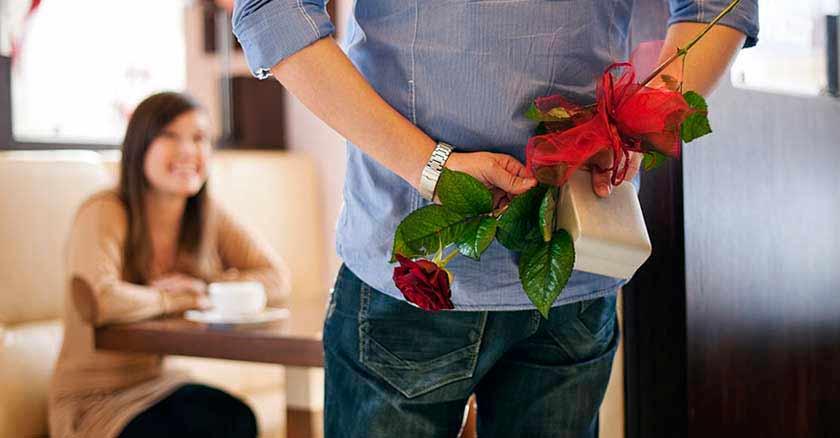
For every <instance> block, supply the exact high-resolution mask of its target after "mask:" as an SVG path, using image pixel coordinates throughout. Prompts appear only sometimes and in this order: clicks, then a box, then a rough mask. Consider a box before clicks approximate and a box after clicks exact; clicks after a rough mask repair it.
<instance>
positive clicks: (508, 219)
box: [496, 184, 548, 251]
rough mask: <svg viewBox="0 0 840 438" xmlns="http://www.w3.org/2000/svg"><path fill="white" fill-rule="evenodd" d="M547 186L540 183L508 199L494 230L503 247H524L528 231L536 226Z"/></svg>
mask: <svg viewBox="0 0 840 438" xmlns="http://www.w3.org/2000/svg"><path fill="white" fill-rule="evenodd" d="M547 188H548V186H545V185H542V184H540V185H538V186H536V187H534V188H532V189H531V190H528V191H527V192H525V193H521V194H519V195H517V196H515V197H514V198H513V199H512V200H511V201H510V205H509V206H508V209H507V211H505V212H504V214H502V216H501V217H500V218H499V230H498V231H497V232H496V238H497V239H498V240H499V243H501V244H502V245H504V247H505V248H507V249H509V250H511V251H522V250H523V249H525V243H526V240H528V239H527V236H528V232H529V231H530V230H532V229H534V228H536V227H537V214H538V213H539V208H540V202H542V198H543V196H545V192H546V190H547Z"/></svg>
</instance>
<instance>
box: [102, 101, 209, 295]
mask: <svg viewBox="0 0 840 438" xmlns="http://www.w3.org/2000/svg"><path fill="white" fill-rule="evenodd" d="M200 109H203V108H202V107H201V105H199V104H198V102H196V101H195V100H194V99H193V98H192V97H190V96H188V95H185V94H182V93H175V92H164V93H158V94H154V95H152V96H149V97H147V98H146V99H145V100H143V101H142V102H140V104H139V105H137V108H136V109H135V110H134V113H133V114H132V115H131V119H130V120H129V121H128V128H126V131H125V140H124V141H123V145H122V161H121V163H120V182H119V187H118V193H119V197H120V199H121V200H122V202H123V203H124V204H125V206H126V209H127V211H128V233H127V236H126V242H125V252H124V254H123V257H124V258H123V260H124V263H123V277H124V279H125V280H126V281H130V282H132V283H138V284H145V283H146V282H147V281H149V280H150V279H149V271H150V269H151V261H152V241H151V236H150V235H149V225H148V222H147V220H146V217H147V216H146V205H145V202H144V194H145V193H146V190H149V182H148V180H147V179H146V175H145V172H144V170H143V169H144V166H143V163H144V161H145V158H146V151H147V150H148V149H149V145H150V144H151V143H152V142H153V141H154V140H155V139H156V138H157V137H158V135H160V133H161V131H163V129H164V128H165V127H166V125H168V124H169V123H171V122H172V121H173V120H175V118H176V117H178V116H180V115H181V114H184V113H186V112H189V111H193V110H200ZM207 210H208V197H207V183H206V182H205V184H204V186H202V187H201V190H199V192H198V193H196V194H195V195H193V196H191V197H189V198H187V205H186V207H185V209H184V216H183V218H182V219H181V229H180V232H179V233H178V254H179V255H181V254H192V255H198V253H199V252H201V250H202V248H201V246H202V242H203V240H204V230H205V229H206V225H207Z"/></svg>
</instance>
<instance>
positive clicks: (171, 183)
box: [49, 93, 289, 438]
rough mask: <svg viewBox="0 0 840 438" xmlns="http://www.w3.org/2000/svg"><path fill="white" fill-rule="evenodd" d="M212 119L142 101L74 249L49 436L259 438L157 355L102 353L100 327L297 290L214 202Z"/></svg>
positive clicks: (178, 99) (237, 408) (236, 407)
mask: <svg viewBox="0 0 840 438" xmlns="http://www.w3.org/2000/svg"><path fill="white" fill-rule="evenodd" d="M208 125H209V123H208V117H207V114H206V113H205V112H204V110H203V109H202V108H200V107H199V105H198V104H196V102H195V101H193V100H192V99H191V98H189V97H187V96H185V95H182V94H178V93H161V94H156V95H153V96H151V97H149V98H147V99H146V100H144V101H143V102H142V103H140V105H139V106H138V107H137V109H136V110H135V112H134V114H133V115H132V117H131V120H130V121H129V124H128V129H127V131H126V135H125V141H124V144H123V158H122V163H121V175H120V181H119V187H118V188H117V190H116V191H107V192H102V193H99V194H96V195H94V196H93V197H91V198H90V199H89V200H87V201H86V202H85V203H84V204H83V205H82V206H81V207H80V209H79V211H78V213H77V216H76V219H75V222H74V225H73V228H72V231H71V234H70V240H69V246H68V274H69V282H68V284H69V291H70V298H69V299H68V300H67V306H66V311H65V337H64V344H63V346H62V350H61V354H60V356H59V359H58V364H57V365H56V371H55V375H54V376H53V382H52V388H51V389H52V390H51V396H50V409H49V411H50V429H51V435H52V436H54V437H58V438H68V437H84V438H92V437H97V438H98V437H103V438H104V437H124V438H130V437H141V436H142V437H152V436H153V437H169V436H173V437H175V436H177V437H192V436H195V437H198V436H200V437H215V436H219V437H222V436H224V437H255V436H256V435H257V427H256V421H255V419H254V414H253V412H252V411H251V409H250V408H248V406H246V405H245V404H244V403H243V402H242V401H240V400H238V399H236V398H234V397H232V396H230V395H229V394H227V393H225V392H223V391H221V390H218V389H215V388H211V387H208V386H204V385H197V384H193V383H190V380H189V378H188V377H187V376H185V375H183V374H180V373H177V372H171V371H168V370H164V369H163V367H162V358H161V357H160V356H158V355H151V354H127V353H114V352H103V351H97V350H96V349H95V348H94V344H93V332H94V328H95V327H98V326H100V325H104V324H111V323H120V322H131V321H137V320H142V319H146V318H153V317H156V316H159V315H163V314H170V313H179V312H183V311H185V310H188V309H199V308H202V307H204V306H205V305H206V304H205V303H206V297H205V291H206V287H207V283H209V282H212V281H219V280H224V281H237V280H253V281H259V282H261V283H262V284H263V285H264V286H265V289H266V293H267V294H268V303H269V305H275V306H276V305H278V304H279V303H280V302H281V301H282V300H283V297H284V296H285V295H286V294H287V292H288V289H289V275H288V272H287V271H286V269H285V268H284V266H283V264H282V263H281V262H280V261H279V260H278V259H277V257H276V256H274V255H273V254H272V253H271V251H270V250H269V249H268V248H267V247H266V246H265V245H262V244H260V243H258V242H256V241H255V240H254V239H253V237H252V236H250V235H249V234H248V233H247V232H245V230H244V229H242V228H241V227H240V226H239V225H237V224H236V222H234V221H233V220H232V218H231V217H230V216H229V215H227V214H226V213H225V212H224V211H223V210H221V209H220V208H219V206H218V205H217V204H216V203H214V202H213V200H212V199H211V198H210V197H209V196H208V194H207V184H206V183H207V166H208V165H209V160H210V153H211V146H210V140H209V130H208Z"/></svg>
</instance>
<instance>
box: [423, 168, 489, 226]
mask: <svg viewBox="0 0 840 438" xmlns="http://www.w3.org/2000/svg"><path fill="white" fill-rule="evenodd" d="M436 194H437V196H438V198H440V202H441V203H442V204H443V206H444V207H446V208H448V209H449V210H452V211H454V212H456V213H461V214H469V215H477V214H482V213H489V212H490V211H492V210H493V194H492V193H490V190H489V189H488V188H487V187H485V186H484V184H482V183H481V182H480V181H479V180H477V179H475V178H473V177H472V176H471V175H468V174H466V173H464V172H458V171H454V170H449V169H447V168H445V167H444V168H443V172H442V173H441V175H440V180H438V185H437V190H436Z"/></svg>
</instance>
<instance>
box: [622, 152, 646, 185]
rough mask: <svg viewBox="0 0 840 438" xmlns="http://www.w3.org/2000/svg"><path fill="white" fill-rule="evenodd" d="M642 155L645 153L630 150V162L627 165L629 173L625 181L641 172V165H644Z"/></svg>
mask: <svg viewBox="0 0 840 438" xmlns="http://www.w3.org/2000/svg"><path fill="white" fill-rule="evenodd" d="M642 157H644V154H642V153H640V152H630V164H628V165H627V174H626V175H625V176H624V180H625V181H630V180H632V179H633V178H634V177H635V176H636V174H637V173H639V167H641V165H642Z"/></svg>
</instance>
